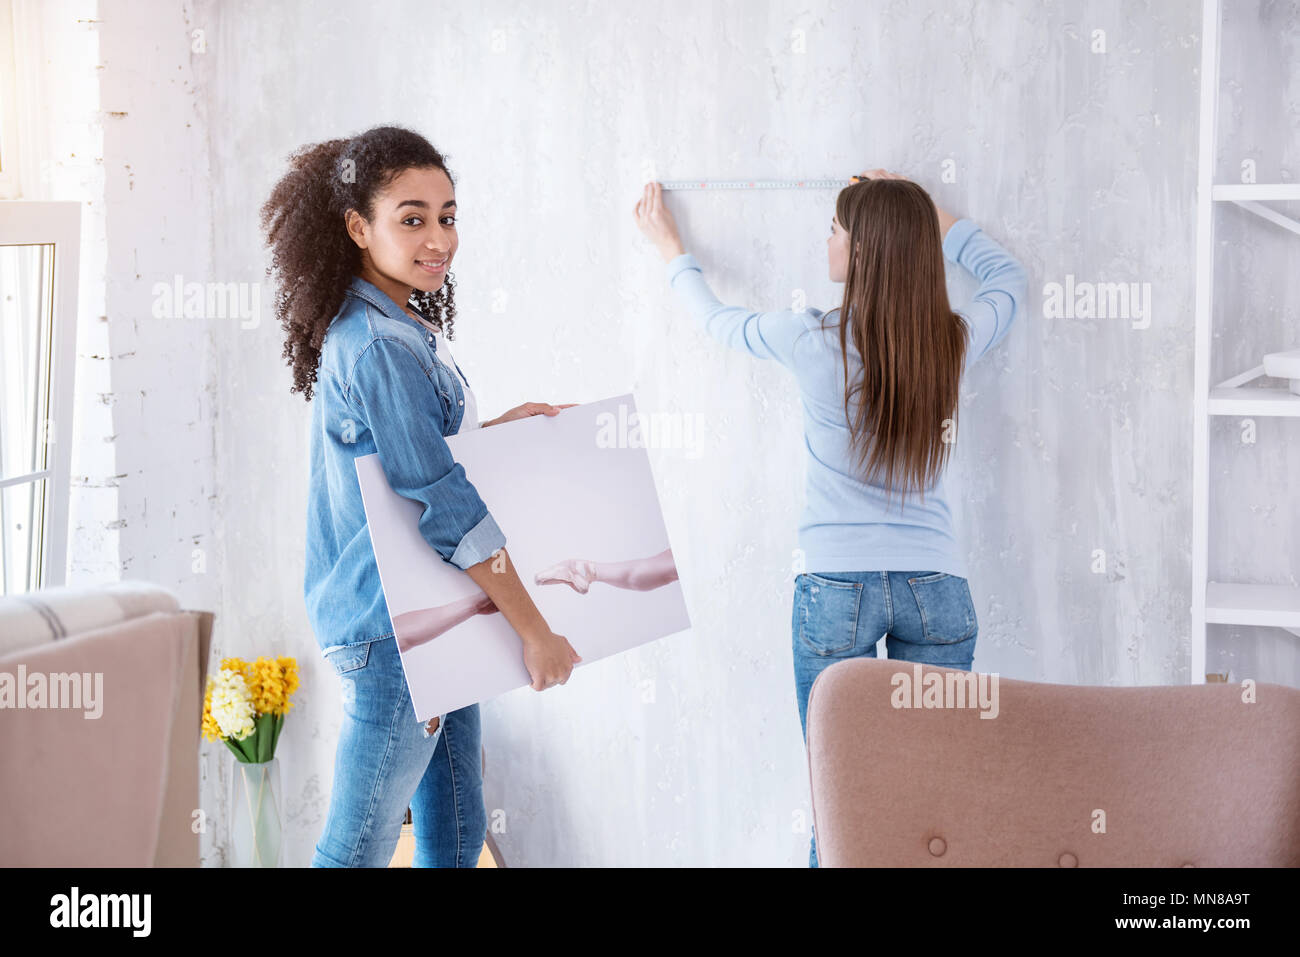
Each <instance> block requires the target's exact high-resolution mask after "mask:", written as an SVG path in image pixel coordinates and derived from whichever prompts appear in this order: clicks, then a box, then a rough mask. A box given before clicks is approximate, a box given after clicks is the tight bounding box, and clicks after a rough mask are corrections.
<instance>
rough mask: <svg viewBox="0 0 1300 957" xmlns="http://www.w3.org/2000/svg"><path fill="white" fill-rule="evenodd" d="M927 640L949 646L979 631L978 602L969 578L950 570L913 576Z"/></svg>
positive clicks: (923, 635) (913, 588)
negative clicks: (976, 608) (977, 628)
mask: <svg viewBox="0 0 1300 957" xmlns="http://www.w3.org/2000/svg"><path fill="white" fill-rule="evenodd" d="M907 584H908V585H910V586H911V588H912V595H913V596H914V597H915V598H916V607H917V608H918V609H919V610H920V612H921V633H922V637H924V638H925V640H926V641H932V642H934V643H935V644H940V645H947V644H952V643H954V642H958V641H965V640H966V639H967V638H969V637H971V635H973V634H975V626H976V620H975V603H974V602H973V601H972V600H971V596H970V585H969V584H967V582H966V579H964V578H961V577H959V576H957V575H949V574H948V573H947V572H938V573H936V574H934V575H925V576H923V577H920V578H909V579H908V580H907Z"/></svg>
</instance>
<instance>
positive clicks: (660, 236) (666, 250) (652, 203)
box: [633, 183, 686, 262]
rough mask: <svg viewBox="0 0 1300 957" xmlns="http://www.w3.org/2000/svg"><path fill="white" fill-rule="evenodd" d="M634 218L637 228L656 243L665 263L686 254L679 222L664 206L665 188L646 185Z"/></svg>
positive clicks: (634, 211) (638, 201)
mask: <svg viewBox="0 0 1300 957" xmlns="http://www.w3.org/2000/svg"><path fill="white" fill-rule="evenodd" d="M633 216H634V217H635V219H636V224H637V227H638V228H639V229H640V230H641V232H642V233H644V234H645V237H646V238H647V239H649V240H650V242H652V243H654V245H655V249H657V250H659V255H660V256H662V257H663V260H664V262H668V261H669V260H670V259H674V258H676V257H677V256H680V255H681V254H682V253H684V252H686V249H685V247H683V246H682V239H681V236H680V235H679V234H678V232H677V220H675V219H673V214H672V212H671V211H670V210H669V209H668V207H667V206H665V205H664V199H663V187H661V186H660V185H659V184H658V183H646V184H645V191H644V192H643V193H642V195H641V198H640V199H639V200H637V203H636V208H635V209H634V210H633Z"/></svg>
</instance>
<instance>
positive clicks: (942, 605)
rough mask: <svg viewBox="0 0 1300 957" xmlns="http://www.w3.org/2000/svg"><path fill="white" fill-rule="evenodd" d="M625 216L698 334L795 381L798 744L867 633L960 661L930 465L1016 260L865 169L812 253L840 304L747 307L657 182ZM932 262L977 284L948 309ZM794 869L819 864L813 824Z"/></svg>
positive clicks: (951, 549)
mask: <svg viewBox="0 0 1300 957" xmlns="http://www.w3.org/2000/svg"><path fill="white" fill-rule="evenodd" d="M635 217H636V221H637V224H638V226H639V227H640V228H641V230H642V232H643V233H644V234H645V235H646V236H647V237H648V238H649V239H650V240H651V241H652V242H653V243H654V245H655V247H656V249H657V250H658V252H659V254H660V255H661V256H662V257H663V259H664V261H665V262H666V263H667V270H666V271H667V278H668V282H669V283H670V285H671V286H672V288H673V289H674V290H675V291H676V292H677V294H678V296H679V297H680V298H681V300H682V301H683V303H684V304H685V305H686V306H687V308H688V309H689V310H690V312H691V314H692V315H693V316H695V318H696V319H698V320H699V322H700V324H701V325H702V326H703V327H704V329H705V330H707V331H708V332H709V333H710V334H711V335H712V336H714V337H715V338H717V339H718V340H720V341H721V342H722V343H724V344H725V345H729V346H731V347H733V348H735V349H739V350H741V351H743V352H746V353H748V354H749V355H752V356H754V357H756V358H760V359H775V360H776V361H778V362H779V363H781V364H782V365H783V366H785V367H786V368H787V369H789V370H790V371H791V372H792V373H793V374H794V376H795V379H796V381H797V383H798V386H799V391H800V397H801V400H802V404H803V418H804V438H805V446H806V449H807V454H806V464H807V504H806V507H805V509H804V513H803V516H802V519H801V521H800V523H799V546H800V551H801V553H802V567H801V568H800V569H799V571H800V572H801V573H800V574H799V575H798V576H797V577H796V578H795V592H794V605H793V609H792V613H791V637H792V645H793V658H794V675H795V694H796V697H797V699H798V703H799V722H800V725H801V726H802V728H803V731H804V736H805V740H806V738H807V730H808V729H807V705H808V693H809V691H810V690H811V688H812V684H813V681H814V680H815V679H816V677H817V675H818V674H820V673H821V672H822V671H823V670H824V669H826V668H827V667H829V666H830V665H832V664H834V663H835V662H836V661H841V660H843V659H845V658H852V657H859V656H866V657H872V658H874V657H875V656H876V644H877V643H878V642H879V640H880V639H881V638H882V637H883V638H884V639H885V644H886V648H887V650H888V653H889V657H890V658H891V659H900V660H904V661H919V662H925V663H928V664H933V665H940V666H943V667H949V668H960V669H964V670H969V669H970V667H971V663H972V661H973V658H974V654H975V639H976V636H977V634H978V631H979V625H978V621H977V618H976V615H975V606H974V603H973V602H972V600H971V594H970V587H969V585H968V583H967V581H966V563H965V559H964V555H963V552H962V549H961V547H960V545H959V543H958V541H957V538H956V536H955V534H954V532H953V523H952V514H951V512H950V510H949V508H948V491H947V489H946V487H945V482H944V473H945V471H946V467H947V464H948V457H949V453H950V452H951V449H952V444H953V442H954V441H955V439H956V434H957V399H958V390H959V388H960V385H961V377H962V373H963V372H964V371H965V369H967V368H969V367H970V365H971V363H972V362H974V361H975V360H976V359H978V358H979V357H980V356H982V355H984V354H985V353H987V352H988V351H989V350H990V349H991V348H993V346H995V345H996V344H997V343H998V341H999V340H1001V338H1002V337H1003V336H1004V335H1005V334H1006V331H1007V328H1008V327H1009V326H1010V324H1011V322H1012V321H1013V320H1014V319H1015V317H1016V316H1017V315H1019V313H1020V312H1021V311H1022V309H1023V307H1024V302H1025V296H1026V289H1027V281H1028V280H1027V275H1026V273H1025V270H1024V267H1023V266H1021V264H1020V263H1019V262H1018V261H1017V260H1016V259H1015V258H1014V257H1013V256H1012V255H1011V254H1010V253H1008V252H1007V251H1006V250H1005V249H1003V248H1002V247H1001V246H1000V245H998V244H997V243H996V242H994V240H993V239H992V238H990V237H989V236H988V235H987V234H986V233H985V232H984V231H983V230H982V229H980V228H979V226H977V225H976V224H975V223H974V222H972V221H971V220H969V219H958V218H956V217H953V216H951V215H950V214H948V213H947V212H945V211H944V210H943V209H941V208H939V207H937V206H936V205H935V203H934V201H933V200H932V199H931V198H930V196H929V194H928V193H927V192H926V191H925V190H924V189H922V188H921V187H920V186H918V185H917V184H916V183H914V182H912V181H910V180H908V179H905V178H904V177H902V176H900V175H898V174H896V173H888V172H886V171H884V170H879V169H877V170H872V171H871V172H870V173H867V174H864V177H863V178H862V179H861V181H859V182H856V183H854V184H852V185H850V186H847V187H845V188H844V189H843V190H841V191H840V193H839V196H838V197H837V199H836V202H835V215H834V217H833V218H832V220H831V235H830V236H829V237H828V239H827V259H828V264H829V269H830V278H831V280H832V281H833V282H842V283H844V296H843V299H842V300H841V302H840V306H839V307H838V308H836V309H832V310H831V311H830V312H828V313H822V312H821V311H820V310H817V309H811V308H810V309H806V310H803V311H795V310H784V311H779V312H754V311H751V310H749V309H744V308H741V307H738V306H727V305H724V304H723V303H721V302H719V301H718V299H717V297H716V296H714V295H713V293H712V291H711V290H710V289H709V287H708V284H707V283H706V282H705V280H704V278H703V274H702V271H701V269H700V265H699V263H698V262H696V260H695V257H694V256H692V255H691V254H690V253H688V252H686V251H685V248H684V247H683V245H682V242H681V239H680V236H679V234H678V230H677V225H676V222H675V221H674V219H673V216H672V213H671V212H669V210H668V209H667V207H666V206H664V204H663V197H662V192H661V187H660V186H659V184H658V183H647V184H646V187H645V193H644V195H643V196H642V198H641V199H640V201H638V202H637V204H636V209H635ZM945 257H946V258H947V259H948V260H949V261H951V262H954V263H958V264H960V265H962V266H964V267H965V268H966V269H968V270H969V271H970V272H971V273H973V274H974V275H975V276H976V277H977V278H978V279H979V281H980V286H979V289H978V291H977V292H976V293H975V296H974V298H973V300H972V301H971V303H970V304H969V306H968V307H967V308H966V309H965V310H963V311H962V312H961V313H958V312H954V311H953V310H952V308H951V306H950V305H949V302H948V293H947V288H946V286H945V281H944V280H945V272H944V259H945ZM808 863H809V866H811V867H816V866H817V844H816V836H815V835H814V836H813V839H812V841H811V842H810V846H809V852H808Z"/></svg>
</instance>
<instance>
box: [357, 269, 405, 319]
mask: <svg viewBox="0 0 1300 957" xmlns="http://www.w3.org/2000/svg"><path fill="white" fill-rule="evenodd" d="M348 292H351V293H352V294H354V295H356V296H357V297H359V298H361V299H364V300H365V301H366V302H368V303H370V304H371V305H372V306H374V307H375V308H376V309H378V310H379V311H380V312H382V313H383V314H384V315H386V316H388V317H389V318H392V319H405V320H406V321H407V322H415V320H414V319H412V318H411V317H410V316H409V315H407V313H406V310H405V309H403V308H402V307H401V306H399V305H398V304H397V303H395V302H393V300H392V298H391V297H390V296H389V295H388V294H387V293H386V292H384V291H383V290H382V289H380V288H379V287H378V286H376V285H375V284H374V283H372V282H370V281H369V280H366V279H362V278H361V277H360V276H353V277H352V280H351V282H349V283H348ZM415 324H416V325H419V323H418V322H416V323H415Z"/></svg>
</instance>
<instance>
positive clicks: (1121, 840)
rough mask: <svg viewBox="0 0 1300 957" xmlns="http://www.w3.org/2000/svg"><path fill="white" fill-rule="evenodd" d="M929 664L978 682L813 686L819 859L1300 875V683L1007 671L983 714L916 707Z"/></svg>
mask: <svg viewBox="0 0 1300 957" xmlns="http://www.w3.org/2000/svg"><path fill="white" fill-rule="evenodd" d="M916 669H920V671H919V674H920V675H921V681H920V683H921V685H922V687H924V686H925V684H926V683H927V682H932V681H934V680H935V679H933V678H928V677H926V675H928V674H929V673H931V672H935V673H938V674H939V676H940V677H941V678H943V680H944V682H945V687H946V686H947V684H948V682H949V679H947V678H946V677H943V676H946V675H948V674H953V675H957V676H965V675H968V674H969V673H967V672H961V671H954V670H953V669H947V668H936V667H930V666H919V665H913V664H912V663H910V662H905V661H890V660H888V659H874V658H855V659H850V660H846V661H843V662H839V663H836V664H835V665H832V666H831V667H830V668H827V669H826V670H825V671H824V672H822V673H821V674H820V675H819V676H818V677H817V680H816V682H814V684H813V688H812V691H811V694H810V697H809V701H808V716H807V721H808V761H809V777H810V784H811V788H812V805H813V821H814V828H815V832H816V835H817V860H818V864H819V866H825V867H932V866H950V867H951V866H957V867H969V866H1013V867H1075V866H1079V867H1187V866H1191V867H1241V866H1246V867H1251V866H1258V867H1297V866H1300V690H1296V689H1294V688H1288V687H1284V686H1282V685H1275V684H1259V685H1257V686H1255V688H1254V698H1255V700H1254V702H1253V703H1251V702H1248V701H1246V700H1243V697H1248V696H1247V695H1246V693H1245V690H1244V689H1243V687H1242V686H1241V685H1239V684H1233V685H1226V684H1207V685H1187V686H1158V687H1136V688H1117V687H1087V686H1077V685H1055V684H1044V683H1040V682H1032V681H1018V680H1014V679H1008V678H1000V679H998V680H997V682H996V689H997V695H996V698H997V707H996V717H989V718H983V717H981V712H982V711H983V712H984V713H991V711H992V710H993V709H991V708H987V707H985V708H983V709H981V708H980V707H979V706H975V707H972V706H970V705H969V702H970V700H971V699H970V697H969V696H968V697H967V706H966V707H924V706H923V707H915V705H916V704H917V703H918V700H919V701H920V702H921V703H924V699H923V698H921V699H918V698H917V697H916V696H915V695H914V693H913V688H912V685H913V684H914V683H915V676H916V674H918V672H917V671H916ZM901 673H906V675H907V676H908V677H907V679H906V680H907V687H904V685H903V681H904V679H901V678H900V679H895V678H894V676H895V675H898V674H901ZM986 677H989V676H986ZM952 684H953V691H955V690H956V687H955V685H956V680H955V679H953V680H952ZM987 687H988V688H992V687H993V684H992V683H991V682H990V683H989V684H988V685H987ZM904 691H906V692H907V693H908V698H907V699H906V700H907V701H909V702H910V703H911V704H912V705H913V706H912V707H896V705H897V704H899V703H901V701H902V700H904V699H902V698H901V697H900V696H901V695H902V694H903V692H904ZM989 697H991V696H989ZM935 700H938V701H942V702H945V703H948V704H950V705H951V704H953V703H955V698H954V697H952V696H950V695H947V696H944V697H937V698H936V699H935Z"/></svg>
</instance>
